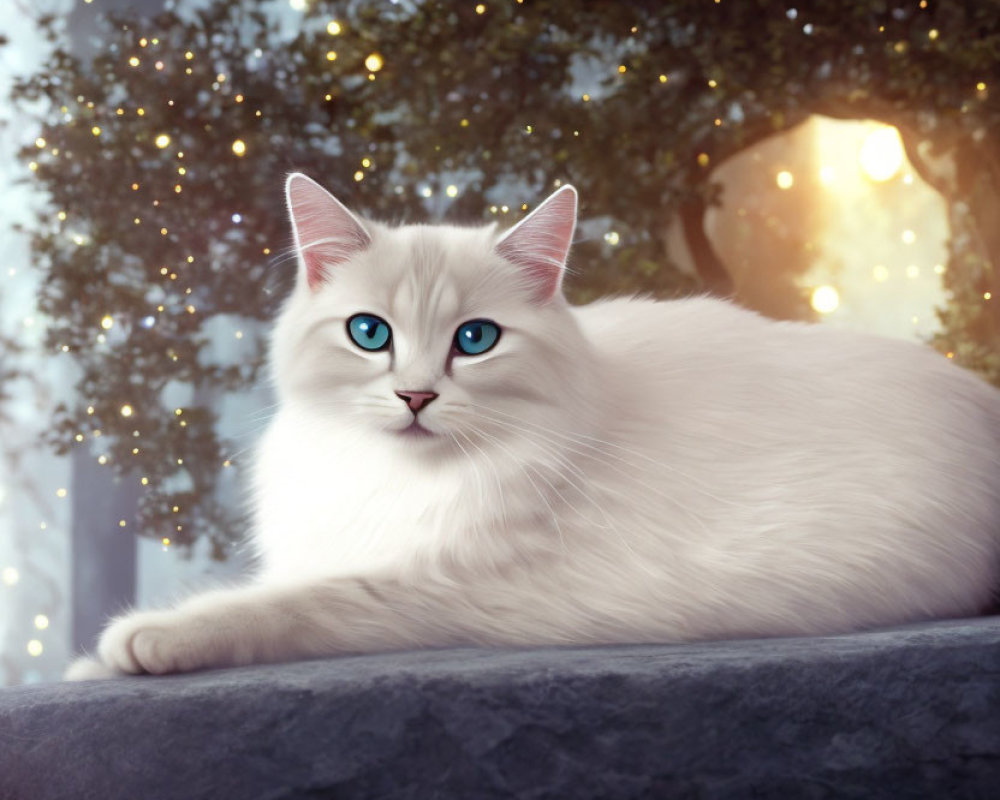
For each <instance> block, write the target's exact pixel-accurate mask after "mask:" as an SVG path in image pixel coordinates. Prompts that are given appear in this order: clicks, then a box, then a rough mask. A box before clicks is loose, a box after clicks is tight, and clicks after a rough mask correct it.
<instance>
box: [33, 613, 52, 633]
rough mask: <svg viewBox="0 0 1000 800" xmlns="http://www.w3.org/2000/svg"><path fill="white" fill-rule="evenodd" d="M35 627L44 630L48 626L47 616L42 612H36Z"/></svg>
mask: <svg viewBox="0 0 1000 800" xmlns="http://www.w3.org/2000/svg"><path fill="white" fill-rule="evenodd" d="M35 627H36V628H38V630H40V631H44V630H45V629H46V628H47V627H49V618H48V617H47V616H45V615H44V614H36V615H35Z"/></svg>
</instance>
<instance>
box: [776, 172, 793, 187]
mask: <svg viewBox="0 0 1000 800" xmlns="http://www.w3.org/2000/svg"><path fill="white" fill-rule="evenodd" d="M774 182H775V183H776V184H778V188H779V189H791V188H792V186H794V185H795V176H794V175H792V173H791V172H789V171H788V170H787V169H783V170H781V172H779V173H778V174H777V175H775V176H774Z"/></svg>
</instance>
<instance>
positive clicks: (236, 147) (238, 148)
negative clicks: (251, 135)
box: [233, 139, 247, 156]
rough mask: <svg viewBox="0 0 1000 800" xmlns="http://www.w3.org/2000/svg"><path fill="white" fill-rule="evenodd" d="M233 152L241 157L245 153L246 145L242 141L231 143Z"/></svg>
mask: <svg viewBox="0 0 1000 800" xmlns="http://www.w3.org/2000/svg"><path fill="white" fill-rule="evenodd" d="M233 152H234V153H235V154H236V155H238V156H243V155H245V154H246V152H247V145H246V142H244V141H243V140H242V139H237V140H236V141H234V142H233Z"/></svg>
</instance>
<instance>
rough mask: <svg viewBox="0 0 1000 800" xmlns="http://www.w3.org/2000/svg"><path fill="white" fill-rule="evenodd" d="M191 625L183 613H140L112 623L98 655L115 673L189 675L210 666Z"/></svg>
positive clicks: (102, 635)
mask: <svg viewBox="0 0 1000 800" xmlns="http://www.w3.org/2000/svg"><path fill="white" fill-rule="evenodd" d="M191 627H192V626H191V621H190V620H188V619H187V616H186V615H185V614H183V613H181V612H179V611H139V612H135V613H133V614H130V615H128V616H126V617H121V618H119V619H117V620H115V621H114V622H112V623H111V624H110V625H109V626H108V627H107V628H106V629H105V631H104V633H102V634H101V640H100V642H99V643H98V645H97V652H98V654H99V655H100V657H101V661H102V662H103V663H104V664H105V665H106V666H107V667H109V668H110V669H111V670H116V671H118V672H124V673H129V674H132V675H137V674H140V673H143V672H146V673H150V674H152V675H165V674H167V673H170V672H188V671H190V670H194V669H199V668H201V667H204V666H208V665H209V661H210V659H208V660H206V656H207V654H206V653H205V652H203V650H204V647H199V646H198V643H197V642H195V641H193V639H194V637H193V635H192V634H193V633H194V631H192V630H191Z"/></svg>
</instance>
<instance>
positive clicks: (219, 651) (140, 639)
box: [97, 587, 294, 675]
mask: <svg viewBox="0 0 1000 800" xmlns="http://www.w3.org/2000/svg"><path fill="white" fill-rule="evenodd" d="M268 599H269V598H267V597H266V595H265V593H263V592H260V591H258V590H255V589H254V587H240V588H235V589H222V590H217V591H213V592H208V593H206V594H202V595H198V596H195V597H193V598H191V599H190V600H188V601H186V602H184V603H182V604H180V605H179V606H178V607H177V608H173V609H164V610H152V611H136V612H132V613H131V614H128V615H126V616H123V617H119V618H118V619H116V620H114V621H113V622H112V623H111V624H110V625H109V626H108V627H107V628H106V629H105V630H104V633H102V634H101V637H100V641H99V642H98V646H97V653H98V656H99V658H100V661H101V662H102V663H103V664H105V665H106V666H107V667H108V668H110V669H111V670H114V671H116V672H118V673H127V674H133V675H135V674H141V673H148V674H152V675H164V674H167V673H171V672H190V671H193V670H198V669H212V668H218V667H235V666H243V665H246V664H252V663H255V662H259V661H273V660H282V658H281V655H282V654H281V650H282V649H283V648H282V647H281V642H282V640H283V639H284V638H285V637H286V636H287V635H288V628H294V620H292V619H285V620H284V627H285V630H282V622H283V621H282V620H281V619H280V618H278V617H279V616H280V611H281V610H280V609H279V608H276V607H275V606H274V605H273V604H271V603H269V602H268ZM276 656H277V657H276Z"/></svg>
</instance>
